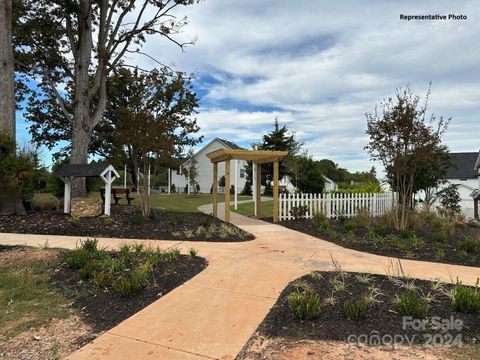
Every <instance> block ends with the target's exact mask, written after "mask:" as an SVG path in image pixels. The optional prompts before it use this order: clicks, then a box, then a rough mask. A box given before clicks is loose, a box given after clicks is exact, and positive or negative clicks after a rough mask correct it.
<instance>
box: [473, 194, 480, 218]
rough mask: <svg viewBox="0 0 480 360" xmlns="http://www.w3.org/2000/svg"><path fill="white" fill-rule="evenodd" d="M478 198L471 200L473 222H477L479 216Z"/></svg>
mask: <svg viewBox="0 0 480 360" xmlns="http://www.w3.org/2000/svg"><path fill="white" fill-rule="evenodd" d="M478 199H479V198H478V197H477V198H476V199H474V200H473V218H474V219H475V220H477V221H478V220H479V214H478Z"/></svg>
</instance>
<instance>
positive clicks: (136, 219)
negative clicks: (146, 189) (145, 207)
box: [128, 213, 147, 226]
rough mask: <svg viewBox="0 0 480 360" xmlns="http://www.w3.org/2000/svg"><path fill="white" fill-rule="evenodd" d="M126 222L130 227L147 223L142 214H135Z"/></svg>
mask: <svg viewBox="0 0 480 360" xmlns="http://www.w3.org/2000/svg"><path fill="white" fill-rule="evenodd" d="M128 221H129V223H130V225H134V226H142V225H144V224H145V223H146V222H147V218H146V217H145V216H143V214H142V213H136V214H133V215H132V217H131V218H130V219H129V220H128Z"/></svg>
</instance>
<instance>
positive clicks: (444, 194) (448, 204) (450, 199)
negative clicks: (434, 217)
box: [438, 184, 461, 218]
mask: <svg viewBox="0 0 480 360" xmlns="http://www.w3.org/2000/svg"><path fill="white" fill-rule="evenodd" d="M438 195H439V197H440V205H441V208H440V211H441V213H443V214H444V215H445V216H447V217H449V218H454V217H455V216H457V215H458V214H460V211H461V207H460V201H461V199H460V194H459V193H458V185H455V184H450V185H448V186H447V187H446V188H445V189H443V190H441V191H440V192H439V194H438Z"/></svg>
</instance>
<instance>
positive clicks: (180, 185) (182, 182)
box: [172, 140, 247, 193]
mask: <svg viewBox="0 0 480 360" xmlns="http://www.w3.org/2000/svg"><path fill="white" fill-rule="evenodd" d="M226 148H227V147H226V146H225V145H224V144H223V143H221V142H220V141H217V140H214V141H212V142H210V143H209V144H208V145H207V146H205V147H204V148H203V149H201V150H200V151H199V152H198V153H196V154H195V158H196V160H197V171H198V177H197V182H198V184H199V185H200V192H201V193H210V189H211V187H212V183H213V164H212V163H211V162H210V160H209V159H208V158H207V156H206V155H207V154H208V153H210V152H212V151H215V150H218V149H226ZM246 164H247V162H246V161H243V160H238V193H240V192H241V191H242V190H243V188H244V186H245V180H246V179H245V176H244V177H243V178H240V172H241V171H240V170H241V169H243V168H244V167H245V165H246ZM185 165H186V166H188V160H187V162H186V163H185ZM224 175H225V163H224V162H223V163H219V164H218V178H219V179H220V178H221V177H222V176H224ZM234 175H235V161H233V160H232V161H230V176H231V180H230V182H231V185H234V184H235V181H234ZM172 184H174V185H175V186H176V187H177V191H179V190H180V191H183V190H184V188H185V186H186V185H187V179H186V178H185V176H183V175H182V173H181V170H180V175H178V174H177V172H176V171H172Z"/></svg>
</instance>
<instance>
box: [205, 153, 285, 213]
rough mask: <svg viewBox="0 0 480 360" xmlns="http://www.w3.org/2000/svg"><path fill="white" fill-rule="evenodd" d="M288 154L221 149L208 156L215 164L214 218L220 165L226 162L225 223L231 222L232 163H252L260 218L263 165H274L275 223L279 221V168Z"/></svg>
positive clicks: (216, 211) (257, 211)
mask: <svg viewBox="0 0 480 360" xmlns="http://www.w3.org/2000/svg"><path fill="white" fill-rule="evenodd" d="M287 154H288V152H287V151H267V150H244V149H219V150H216V151H212V152H211V153H208V154H207V157H208V158H209V159H210V161H211V162H212V163H213V216H215V217H216V216H217V214H218V209H217V208H218V206H217V205H218V163H219V162H225V221H226V222H230V161H231V160H246V161H252V162H253V166H254V170H255V172H256V177H255V178H256V181H255V182H256V183H255V184H253V185H254V186H255V196H256V199H255V200H256V201H255V206H256V214H257V216H260V208H261V206H260V205H261V201H260V200H261V193H260V190H261V179H262V176H261V174H262V164H266V163H273V222H277V221H278V182H279V178H278V168H279V161H280V160H282V159H283V158H284V157H285V156H286V155H287Z"/></svg>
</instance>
